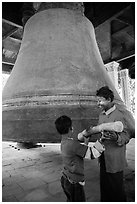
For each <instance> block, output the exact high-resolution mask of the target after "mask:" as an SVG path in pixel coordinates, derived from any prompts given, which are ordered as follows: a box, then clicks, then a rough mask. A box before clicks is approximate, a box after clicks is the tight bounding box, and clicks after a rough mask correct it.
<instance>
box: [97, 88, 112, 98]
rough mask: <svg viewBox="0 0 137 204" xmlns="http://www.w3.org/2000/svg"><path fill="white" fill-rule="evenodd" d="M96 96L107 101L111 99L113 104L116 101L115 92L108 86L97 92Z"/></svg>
mask: <svg viewBox="0 0 137 204" xmlns="http://www.w3.org/2000/svg"><path fill="white" fill-rule="evenodd" d="M96 96H100V97H104V98H105V99H106V100H108V99H111V102H112V101H113V100H114V94H113V91H111V90H110V89H109V87H108V86H103V87H101V88H100V89H99V90H97V92H96Z"/></svg>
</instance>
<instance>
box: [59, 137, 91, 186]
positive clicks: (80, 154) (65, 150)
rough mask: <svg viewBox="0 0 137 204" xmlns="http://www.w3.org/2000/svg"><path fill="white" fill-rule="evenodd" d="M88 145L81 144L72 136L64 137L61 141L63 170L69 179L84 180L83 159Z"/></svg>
mask: <svg viewBox="0 0 137 204" xmlns="http://www.w3.org/2000/svg"><path fill="white" fill-rule="evenodd" d="M87 149H88V146H86V145H84V144H81V143H80V142H79V141H78V140H74V139H73V138H67V139H66V138H65V139H62V141H61V152H62V159H63V172H64V174H65V175H66V176H68V177H69V178H70V179H71V180H73V181H76V182H80V181H84V160H83V158H84V157H85V154H86V152H87Z"/></svg>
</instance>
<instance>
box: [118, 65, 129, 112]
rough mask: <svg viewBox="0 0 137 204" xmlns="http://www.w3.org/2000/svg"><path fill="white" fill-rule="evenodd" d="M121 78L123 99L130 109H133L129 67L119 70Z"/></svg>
mask: <svg viewBox="0 0 137 204" xmlns="http://www.w3.org/2000/svg"><path fill="white" fill-rule="evenodd" d="M119 73H120V78H121V88H122V99H123V101H124V103H125V105H126V106H127V108H128V110H131V100H130V96H131V93H130V84H129V74H128V69H123V70H121V71H119Z"/></svg>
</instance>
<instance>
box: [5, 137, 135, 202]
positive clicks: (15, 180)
mask: <svg viewBox="0 0 137 204" xmlns="http://www.w3.org/2000/svg"><path fill="white" fill-rule="evenodd" d="M2 157H3V158H2V181H3V182H2V201H3V202H65V201H66V198H65V195H64V193H63V191H62V188H61V186H60V175H61V167H62V160H61V154H60V144H41V146H40V147H37V148H31V149H23V148H21V149H20V148H19V147H18V146H17V144H16V143H12V142H3V144H2ZM127 160H128V167H127V168H126V170H125V187H126V193H127V198H128V201H129V202H130V201H131V202H134V201H135V195H134V194H135V139H132V140H131V141H130V143H129V144H128V145H127ZM85 175H86V185H85V192H86V198H87V202H99V201H100V190H99V167H98V162H97V160H92V161H91V160H85Z"/></svg>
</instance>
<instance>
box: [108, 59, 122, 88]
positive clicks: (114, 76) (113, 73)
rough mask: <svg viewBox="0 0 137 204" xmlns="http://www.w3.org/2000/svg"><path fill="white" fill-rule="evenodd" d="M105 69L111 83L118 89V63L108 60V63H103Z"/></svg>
mask: <svg viewBox="0 0 137 204" xmlns="http://www.w3.org/2000/svg"><path fill="white" fill-rule="evenodd" d="M105 67H106V70H107V72H108V75H109V77H110V79H111V81H112V83H113V84H114V86H115V89H116V90H117V91H118V67H119V63H117V62H115V61H114V62H110V63H108V64H105Z"/></svg>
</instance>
